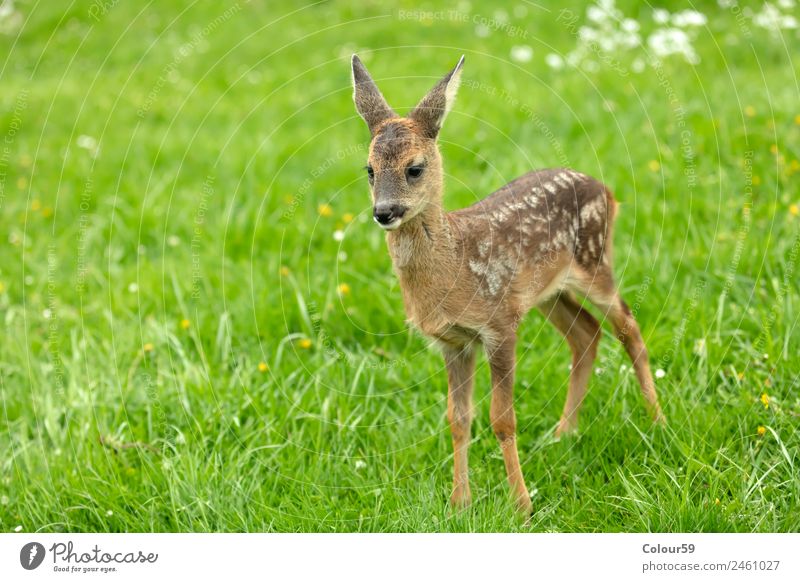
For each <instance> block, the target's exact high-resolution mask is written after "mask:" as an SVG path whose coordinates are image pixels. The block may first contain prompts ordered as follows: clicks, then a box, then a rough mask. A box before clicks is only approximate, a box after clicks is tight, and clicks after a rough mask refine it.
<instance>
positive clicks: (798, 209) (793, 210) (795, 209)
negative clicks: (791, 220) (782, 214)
mask: <svg viewBox="0 0 800 582" xmlns="http://www.w3.org/2000/svg"><path fill="white" fill-rule="evenodd" d="M789 214H791V215H792V216H797V215H798V214H800V206H797V204H792V205H790V206H789Z"/></svg>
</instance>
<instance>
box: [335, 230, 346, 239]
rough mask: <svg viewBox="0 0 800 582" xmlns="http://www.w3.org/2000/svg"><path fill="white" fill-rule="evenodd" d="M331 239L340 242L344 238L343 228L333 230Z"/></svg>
mask: <svg viewBox="0 0 800 582" xmlns="http://www.w3.org/2000/svg"><path fill="white" fill-rule="evenodd" d="M333 240H335V241H338V242H341V241H343V240H344V231H343V230H334V231H333Z"/></svg>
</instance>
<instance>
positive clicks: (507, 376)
mask: <svg viewBox="0 0 800 582" xmlns="http://www.w3.org/2000/svg"><path fill="white" fill-rule="evenodd" d="M515 347H516V336H515V335H513V334H511V335H508V336H507V337H505V338H504V339H503V340H501V341H499V342H492V343H491V344H490V345H487V346H486V353H487V356H488V359H489V367H490V368H491V372H492V403H491V406H490V411H489V414H490V419H491V423H492V430H493V431H494V434H495V436H496V437H497V440H498V441H499V443H500V449H501V450H502V452H503V462H504V463H505V466H506V475H507V476H508V484H509V485H510V487H511V493H512V495H513V497H514V501H515V502H516V504H517V507H518V509H519V510H520V511H521V512H523V513H525V514H529V513H530V511H531V498H530V495H529V494H528V488H527V487H526V486H525V479H524V477H523V476H522V468H521V467H520V464H519V453H518V452H517V418H516V415H515V414H514V367H515V364H516V355H515Z"/></svg>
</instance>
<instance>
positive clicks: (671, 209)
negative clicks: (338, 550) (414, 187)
mask: <svg viewBox="0 0 800 582" xmlns="http://www.w3.org/2000/svg"><path fill="white" fill-rule="evenodd" d="M797 18H798V8H797V6H796V3H795V2H794V1H793V0H780V1H777V2H759V1H753V2H742V3H739V2H736V1H735V0H719V1H717V2H712V1H703V2H696V3H679V2H655V3H639V2H633V1H618V2H613V1H611V0H603V1H600V2H597V3H586V2H565V3H563V4H560V5H559V6H557V7H556V6H555V5H553V6H543V5H539V4H535V3H531V2H526V1H523V0H515V1H512V2H494V3H491V4H488V3H478V2H475V1H473V2H468V1H461V2H456V3H436V2H423V3H411V2H397V3H384V2H358V3H347V2H317V3H313V4H303V3H293V2H261V1H255V0H254V1H250V2H247V1H244V0H240V1H238V2H205V1H198V2H191V3H181V2H159V3H144V4H142V3H133V2H121V1H116V0H94V1H76V2H70V3H65V4H62V3H37V2H33V1H21V0H15V1H10V0H2V2H0V62H1V63H2V65H0V86H1V87H2V91H0V140H2V141H0V216H2V225H3V228H2V237H0V315H2V323H3V326H4V328H3V332H4V333H3V335H4V338H5V339H4V340H3V341H2V342H0V404H2V408H1V409H0V419H1V420H0V451H3V453H2V454H1V455H0V463H2V472H1V473H0V479H1V481H0V529H2V530H3V531H23V530H24V531H262V530H266V531H274V530H277V531H516V530H518V529H520V528H522V527H523V526H522V524H520V523H519V522H517V521H515V519H514V517H513V508H512V507H511V505H510V503H509V501H508V499H507V493H506V485H505V478H504V473H503V467H502V459H501V456H500V454H499V449H498V447H497V445H496V442H495V440H494V436H493V435H492V433H491V430H490V428H489V427H488V370H487V369H486V365H485V361H484V360H483V359H481V360H480V362H479V371H478V378H477V386H476V399H475V406H476V420H475V426H474V429H473V434H474V441H475V442H474V445H473V447H472V449H471V466H472V476H473V495H474V497H475V507H474V508H473V509H472V510H470V511H468V512H466V513H461V514H450V513H449V512H448V510H447V504H446V500H447V496H448V494H449V488H450V479H451V461H452V458H451V454H452V453H451V447H450V436H449V431H448V428H447V423H446V421H445V402H446V379H445V374H444V370H443V365H442V361H441V357H440V356H439V354H438V353H437V351H436V349H435V348H433V347H432V346H430V345H429V342H428V341H427V340H426V339H424V338H422V337H421V336H420V335H418V334H416V333H414V332H413V331H411V330H409V329H408V328H407V326H406V324H405V315H404V312H403V306H402V301H401V296H400V291H399V288H398V285H397V282H396V280H395V277H394V275H393V273H392V270H391V262H390V260H389V256H388V253H387V251H386V248H385V242H384V240H383V238H384V236H383V233H382V231H380V229H378V228H377V227H376V226H375V225H374V224H373V223H372V220H371V207H370V201H369V197H368V190H367V182H366V176H365V172H364V170H363V166H364V164H365V163H366V155H367V146H368V139H369V133H368V131H367V129H366V128H365V127H364V125H363V122H362V121H361V119H360V118H358V116H357V115H356V113H355V110H354V107H353V103H352V99H351V94H352V88H351V84H350V69H349V59H350V56H351V55H352V54H353V53H358V55H359V56H360V57H361V58H362V60H363V61H364V62H365V64H366V66H367V67H368V68H369V70H370V72H371V74H372V75H373V77H374V78H375V80H376V81H377V83H378V85H379V86H380V88H381V89H382V91H383V93H384V95H385V96H386V98H387V100H388V101H389V102H390V103H391V104H392V106H393V107H395V109H396V110H397V111H398V112H400V113H404V112H408V111H409V110H410V109H411V108H412V107H413V106H414V105H415V104H416V103H417V101H418V100H419V99H420V98H421V97H422V96H423V95H424V94H425V92H426V91H427V90H428V89H429V88H430V87H431V86H432V85H433V84H434V83H435V82H436V80H437V79H438V78H440V77H441V76H442V75H443V74H444V73H446V72H447V71H448V70H449V69H450V68H451V67H452V66H453V65H454V64H455V63H456V61H457V59H458V58H459V56H460V55H462V54H464V55H466V64H465V68H464V73H463V80H462V86H461V90H460V93H459V95H458V98H457V101H456V103H455V106H454V109H453V111H452V112H451V113H450V115H449V116H448V119H447V123H446V125H445V127H444V130H443V132H442V134H441V136H440V144H441V149H442V152H443V155H444V159H445V168H446V173H447V177H446V193H445V206H446V207H447V208H448V209H456V208H460V207H463V206H466V205H468V204H471V203H473V202H475V201H477V200H479V199H481V198H483V197H484V196H486V195H487V194H489V193H490V192H492V191H493V190H495V189H497V188H499V187H500V186H502V185H503V184H504V183H506V182H508V181H510V180H512V179H513V178H515V177H517V176H518V175H520V174H522V173H525V172H528V171H530V170H532V169H536V168H543V167H553V166H569V167H573V168H576V169H578V170H580V171H582V172H585V173H588V174H592V175H594V176H596V177H597V178H599V179H601V180H603V181H604V182H606V183H607V184H608V185H609V186H610V187H611V189H612V190H613V191H614V192H615V195H616V197H617V199H618V200H619V201H620V203H621V204H620V210H619V218H618V221H617V229H616V237H615V256H616V273H617V276H618V279H619V280H620V284H621V289H622V291H623V295H624V296H625V298H626V300H627V302H628V303H629V304H630V305H631V308H632V310H633V311H634V312H635V314H636V316H637V318H638V319H639V322H640V324H641V326H642V329H643V333H644V335H645V338H646V341H647V343H648V346H649V350H650V355H651V362H652V366H653V369H654V370H656V376H657V380H656V382H657V385H658V389H659V392H660V394H661V398H662V401H663V405H664V408H665V412H666V414H667V416H668V418H670V419H671V424H670V426H669V427H668V428H667V429H665V430H664V431H652V430H651V429H650V428H649V425H648V422H647V418H646V415H645V413H644V410H643V407H642V406H641V402H640V396H639V394H638V389H637V386H636V382H635V378H634V377H633V376H632V374H631V373H630V370H629V369H628V368H627V366H626V363H627V360H626V358H625V357H624V354H623V353H622V352H621V351H620V349H619V347H618V346H617V345H616V343H615V342H614V341H613V338H612V337H611V335H610V333H608V332H606V335H608V336H609V337H608V338H607V339H606V341H604V342H603V346H602V347H601V354H600V359H599V360H598V362H599V363H598V369H597V370H596V372H597V373H596V374H595V377H594V378H593V380H592V383H591V387H590V391H589V396H588V399H587V405H586V407H585V412H584V414H583V424H582V429H581V433H580V435H579V436H577V437H575V438H571V439H566V440H563V441H561V442H556V441H554V440H553V438H552V430H553V428H554V426H555V423H556V422H557V420H558V417H559V413H560V410H561V407H562V404H563V400H564V397H565V394H566V385H567V379H568V365H569V361H570V358H569V350H568V349H567V347H566V345H565V344H564V342H563V341H562V339H561V337H560V336H559V335H558V334H557V333H556V332H555V331H554V330H552V329H551V328H550V327H549V326H548V324H546V322H544V320H543V319H542V318H541V317H540V316H539V315H538V314H531V315H530V316H529V317H528V319H527V321H526V322H525V323H524V324H523V326H522V332H521V334H522V335H521V341H520V344H519V348H518V357H519V360H520V361H519V366H518V369H517V384H516V386H517V416H518V419H519V421H518V422H519V431H520V437H519V442H520V455H521V457H522V462H523V470H524V471H525V475H526V479H527V481H528V483H529V485H530V486H531V496H532V498H533V503H534V508H535V514H534V516H533V518H532V520H531V526H530V527H532V528H533V529H534V530H547V531H621V530H624V531H641V530H655V531H791V530H794V531H796V530H797V528H798V527H800V511H798V505H799V502H800V485H798V480H797V479H796V464H797V462H798V450H799V449H798V447H799V445H800V442H799V441H800V438H799V437H798V433H797V427H798V418H800V400H799V399H798V395H797V394H798V392H797V389H796V388H797V386H798V373H800V365H799V364H798V359H797V358H796V357H795V356H796V354H797V350H798V344H799V343H800V332H799V331H798V326H797V323H798V276H797V265H796V263H797V259H798V254H799V253H798V251H800V239H798V224H800V222H798V221H800V216H798V215H799V214H800V210H798V204H800V194H798V191H797V188H796V184H797V180H796V174H797V172H798V170H800V162H799V161H798V157H800V140H799V138H800V106H798V103H799V102H800V101H798V93H799V86H798V80H797V74H796V72H797V69H798V60H799V59H798V57H799V56H800V55H799V52H798V46H800V42H798V41H799V40H800V39H799V38H798V20H797Z"/></svg>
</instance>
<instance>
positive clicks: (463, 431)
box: [444, 346, 475, 507]
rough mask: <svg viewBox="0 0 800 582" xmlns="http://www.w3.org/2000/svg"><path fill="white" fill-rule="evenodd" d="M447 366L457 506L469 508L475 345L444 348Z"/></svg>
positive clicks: (448, 417)
mask: <svg viewBox="0 0 800 582" xmlns="http://www.w3.org/2000/svg"><path fill="white" fill-rule="evenodd" d="M444 361H445V365H446V366H447V384H448V390H447V420H448V421H449V422H450V432H451V434H452V437H453V452H454V454H453V493H452V495H451V496H450V503H451V505H453V507H466V506H467V505H469V504H470V503H471V502H472V493H471V492H470V489H469V465H468V460H467V457H468V450H469V441H470V427H471V424H472V386H473V374H474V372H475V352H474V351H473V349H472V347H471V346H464V347H461V348H458V347H451V346H447V347H445V348H444Z"/></svg>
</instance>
